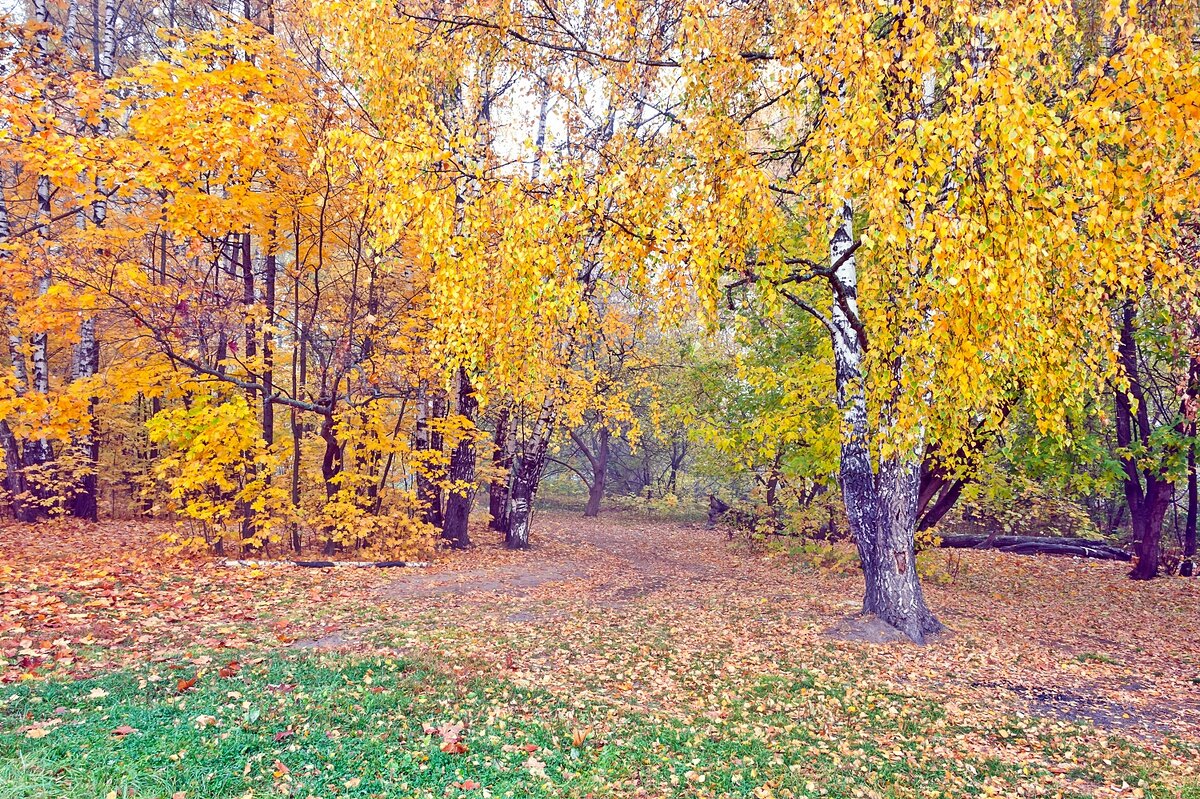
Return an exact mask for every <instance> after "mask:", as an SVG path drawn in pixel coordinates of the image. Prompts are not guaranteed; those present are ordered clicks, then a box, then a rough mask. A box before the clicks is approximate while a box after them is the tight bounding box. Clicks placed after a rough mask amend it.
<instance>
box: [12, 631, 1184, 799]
mask: <svg viewBox="0 0 1200 799" xmlns="http://www.w3.org/2000/svg"><path fill="white" fill-rule="evenodd" d="M241 657H242V658H243V660H242V662H240V663H237V664H236V665H231V664H230V662H229V661H228V660H227V659H226V658H219V657H211V656H201V657H197V658H186V659H178V660H173V661H166V662H163V663H158V664H154V665H151V666H148V667H145V668H140V669H126V670H121V671H115V672H109V673H106V674H104V675H102V676H98V677H93V678H89V679H84V680H78V681H65V680H55V679H51V680H46V681H28V682H24V683H20V684H16V685H12V686H9V687H8V688H7V689H6V691H7V693H6V694H5V696H4V700H3V705H2V710H0V795H3V796H5V797H28V799H35V798H40V797H46V798H47V799H49V798H50V797H69V798H70V799H84V798H85V797H86V798H87V799H93V798H94V797H105V796H114V795H115V796H118V797H132V796H136V797H162V798H163V799H167V797H175V799H180V797H186V798H187V799H193V798H198V797H213V798H214V799H215V798H217V797H249V796H268V795H290V796H300V797H309V796H314V797H332V796H356V797H409V796H414V797H435V796H436V797H442V796H457V795H463V796H503V797H525V796H532V797H541V796H566V797H588V796H591V797H604V796H695V797H702V796H710V797H718V796H753V797H772V796H778V797H801V796H829V797H872V796H876V797H892V796H895V797H900V796H922V797H936V796H941V797H954V796H979V795H999V796H1014V795H1028V796H1037V795H1068V796H1069V795H1072V793H1070V792H1061V791H1060V790H1058V789H1054V788H1053V787H1052V783H1059V784H1061V780H1062V779H1063V777H1064V776H1066V777H1067V778H1069V779H1072V780H1074V781H1075V784H1077V785H1078V786H1080V790H1079V791H1078V792H1077V793H1075V794H1074V795H1078V796H1086V795H1089V792H1088V791H1087V788H1086V786H1087V785H1088V784H1094V785H1109V786H1111V785H1113V784H1114V783H1115V782H1119V781H1123V782H1125V783H1127V785H1128V795H1130V796H1137V795H1145V796H1162V797H1169V796H1184V797H1196V796H1200V790H1197V789H1196V788H1195V787H1192V788H1184V789H1183V793H1180V792H1179V790H1180V789H1179V788H1178V786H1176V787H1175V788H1173V789H1170V790H1168V789H1167V788H1166V787H1165V784H1164V783H1163V782H1162V779H1161V778H1162V774H1163V768H1164V767H1165V766H1167V764H1165V763H1163V762H1162V761H1161V760H1158V759H1156V758H1157V757H1159V756H1156V755H1154V754H1152V753H1149V752H1146V751H1143V750H1141V749H1140V748H1139V747H1138V746H1136V745H1133V744H1130V743H1127V742H1119V741H1118V742H1117V743H1116V744H1115V745H1110V746H1109V747H1107V748H1106V749H1105V750H1104V751H1080V750H1079V749H1078V746H1077V744H1076V743H1073V736H1072V735H1071V729H1070V727H1069V726H1065V725H1062V724H1057V723H1053V722H1048V721H1046V720H1044V719H1034V718H1031V717H1020V716H1014V717H1012V718H1010V719H1008V720H1007V723H1003V724H995V725H987V724H981V725H978V726H975V727H970V728H968V727H962V726H956V725H953V724H950V723H948V722H947V720H946V716H945V714H944V713H943V712H942V710H941V708H939V707H938V706H937V705H936V704H934V703H931V702H928V701H925V700H922V699H918V698H914V697H905V696H897V695H895V694H890V693H884V692H881V693H872V692H871V690H870V687H869V686H867V688H866V689H865V690H864V687H863V686H862V685H855V686H850V685H848V684H846V683H845V682H841V681H839V680H838V679H836V678H830V677H829V676H827V675H824V674H814V673H806V672H801V673H795V674H791V675H776V676H772V677H764V678H762V679H759V680H756V681H752V682H750V683H748V684H746V683H743V684H738V685H735V686H727V685H723V684H721V683H720V682H719V681H716V682H714V684H713V687H712V692H713V696H714V697H720V698H721V701H719V702H714V703H713V707H714V708H721V709H720V710H716V709H714V710H708V711H703V712H699V713H696V714H695V715H694V716H691V717H680V716H678V715H677V714H676V715H674V716H666V715H656V714H652V713H648V712H647V713H638V712H629V711H618V710H617V709H616V708H615V707H613V706H612V705H608V704H606V703H602V702H596V703H590V702H587V701H573V700H571V699H569V698H563V697H562V696H556V695H554V694H551V693H549V692H540V691H538V690H529V689H523V688H518V687H516V686H515V685H513V684H512V683H511V682H509V681H507V680H504V679H500V678H487V677H483V678H481V677H475V678H470V679H462V678H456V677H455V675H454V674H453V672H452V670H450V671H445V670H442V669H441V668H438V667H434V666H430V665H422V664H419V663H415V662H407V661H404V660H397V659H388V658H378V657H375V658H369V657H357V656H351V655H347V654H344V653H325V652H296V653H274V654H271V655H267V656H265V657H262V658H254V657H247V656H246V653H244V652H243V653H241ZM193 679H194V680H195V682H194V683H190V681H191V680H193ZM181 688H182V689H183V690H181ZM848 696H853V697H863V698H865V701H864V699H859V698H856V699H855V700H854V701H855V702H860V703H862V704H861V706H859V705H857V704H848V701H849V700H848V699H847V697H848ZM457 724H462V725H465V729H463V731H462V732H460V733H459V732H456V730H457V727H456V726H455V725H457ZM1026 739H1027V740H1026ZM974 741H978V742H980V744H981V745H980V747H979V749H980V754H979V755H978V756H971V755H970V754H969V753H970V751H971V748H972V746H973V743H972V742H974ZM997 741H999V742H1003V741H1012V742H1013V743H1014V744H1018V745H1019V744H1022V743H1027V744H1036V746H1037V747H1038V749H1039V750H1040V751H1042V752H1043V753H1046V752H1054V751H1059V752H1060V753H1061V755H1062V758H1063V761H1064V763H1068V762H1069V764H1070V766H1069V769H1070V770H1071V772H1072V773H1070V774H1066V775H1064V774H1063V773H1062V772H1061V771H1060V770H1057V769H1046V768H1045V767H1044V766H1039V765H1030V766H1026V767H1022V766H1021V765H1020V763H1019V759H1016V758H1014V759H1006V760H1003V761H1002V760H999V759H997V758H995V757H994V756H990V755H988V754H986V753H984V749H985V748H986V749H988V750H989V751H994V750H995V743H996V742H997ZM984 743H986V744H987V745H986V747H985V746H984V745H983V744H984ZM1191 755H1194V753H1185V752H1182V751H1181V752H1180V756H1181V757H1182V756H1191ZM1064 768H1065V767H1064ZM1168 770H1169V767H1168Z"/></svg>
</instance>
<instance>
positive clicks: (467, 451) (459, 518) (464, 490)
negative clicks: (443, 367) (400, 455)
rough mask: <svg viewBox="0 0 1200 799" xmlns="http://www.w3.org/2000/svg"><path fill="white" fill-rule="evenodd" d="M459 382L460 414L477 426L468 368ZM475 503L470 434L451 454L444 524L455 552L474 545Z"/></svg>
mask: <svg viewBox="0 0 1200 799" xmlns="http://www.w3.org/2000/svg"><path fill="white" fill-rule="evenodd" d="M456 382H457V383H458V414H459V416H462V417H463V418H464V419H466V420H467V421H468V422H470V424H471V426H472V427H474V425H475V413H476V411H477V410H478V409H479V403H478V401H477V400H476V399H475V394H474V389H473V388H472V386H471V381H470V379H469V378H468V376H467V370H466V369H463V368H461V367H460V368H459V370H458V379H457V381H456ZM474 500H475V438H474V436H473V434H472V433H471V432H469V431H468V432H467V433H466V435H464V436H463V438H462V439H461V440H460V441H459V442H458V444H457V445H455V447H454V451H453V452H452V453H451V454H450V490H449V491H448V492H447V494H446V518H445V519H444V520H443V522H442V538H443V539H444V540H445V541H447V542H449V544H450V545H451V546H452V547H454V548H455V549H465V548H466V547H468V546H470V544H471V538H470V535H469V531H468V524H469V522H470V519H471V505H472V504H473V503H474Z"/></svg>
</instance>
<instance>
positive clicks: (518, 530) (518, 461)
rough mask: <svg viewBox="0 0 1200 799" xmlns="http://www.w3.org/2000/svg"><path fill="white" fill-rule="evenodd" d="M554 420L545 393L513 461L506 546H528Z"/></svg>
mask: <svg viewBox="0 0 1200 799" xmlns="http://www.w3.org/2000/svg"><path fill="white" fill-rule="evenodd" d="M553 424H554V396H553V395H552V394H548V395H547V396H546V399H545V400H544V401H543V402H542V410H541V412H540V413H539V414H538V419H537V422H536V423H535V424H534V428H533V434H532V435H531V436H530V438H529V441H528V442H526V445H525V447H524V449H523V450H522V451H521V452H520V453H518V457H516V458H515V459H514V461H513V475H512V490H511V491H510V492H509V497H508V531H507V532H506V533H505V534H504V545H505V546H506V547H508V548H509V549H528V548H529V528H530V526H531V525H532V523H533V502H534V499H535V498H536V496H537V490H538V484H539V483H541V481H542V472H544V471H545V470H546V457H547V456H548V455H549V452H550V432H551V430H552V428H553Z"/></svg>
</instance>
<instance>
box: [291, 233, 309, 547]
mask: <svg viewBox="0 0 1200 799" xmlns="http://www.w3.org/2000/svg"><path fill="white" fill-rule="evenodd" d="M292 240H293V246H294V247H295V258H294V260H293V263H294V264H295V269H296V278H295V280H293V281H292V319H293V320H295V323H296V324H298V325H300V330H299V331H298V338H299V339H300V348H299V353H297V352H296V351H295V350H293V352H292V396H293V397H296V398H297V399H299V398H301V392H302V391H303V389H304V387H305V385H306V383H307V381H308V368H307V367H308V349H307V345H308V332H307V329H306V328H305V327H304V324H303V322H301V321H300V274H301V272H300V270H301V267H302V266H303V264H304V260H303V258H302V257H301V253H300V217H299V216H296V217H293V220H292ZM289 416H290V419H289V421H290V422H291V429H292V486H291V488H292V492H291V499H292V510H294V511H298V510H299V509H300V445H301V443H302V441H303V438H304V425H303V424H302V423H301V422H300V418H299V414H298V413H297V411H296V408H294V407H293V408H291V409H290V414H289ZM303 544H304V542H303V540H302V539H301V537H300V524H299V522H296V523H294V524H293V525H292V550H293V551H295V552H299V551H300V550H301V549H302V548H303Z"/></svg>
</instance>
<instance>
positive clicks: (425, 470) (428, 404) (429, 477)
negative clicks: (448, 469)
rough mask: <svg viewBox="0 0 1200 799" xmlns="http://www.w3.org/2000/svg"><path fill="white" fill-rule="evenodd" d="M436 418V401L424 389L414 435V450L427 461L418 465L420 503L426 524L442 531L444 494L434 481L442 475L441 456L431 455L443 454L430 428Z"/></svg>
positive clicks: (436, 437)
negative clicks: (436, 461) (422, 454)
mask: <svg viewBox="0 0 1200 799" xmlns="http://www.w3.org/2000/svg"><path fill="white" fill-rule="evenodd" d="M436 416H437V400H436V399H435V398H433V397H431V396H429V392H428V389H427V388H426V387H425V386H422V387H421V390H420V393H419V396H418V397H417V423H416V429H415V430H414V433H413V438H414V439H415V441H414V446H415V449H416V450H417V453H418V455H420V453H425V457H423V458H421V459H420V460H419V461H418V463H417V467H416V478H417V500H418V501H419V502H420V503H421V506H422V508H424V511H423V517H422V518H423V520H424V521H425V522H426V523H427V524H431V525H433V526H434V527H437V528H441V526H442V491H441V488H439V487H438V483H437V480H436V479H435V476H436V472H437V471H440V466H439V465H437V464H435V463H434V462H433V461H434V459H435V458H437V457H438V455H431V454H430V453H434V452H436V453H438V454H440V453H441V450H442V447H441V436H439V435H437V434H436V433H435V432H434V430H433V429H432V428H431V427H430V424H429V420H430V417H435V418H436ZM435 445H436V446H435Z"/></svg>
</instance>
